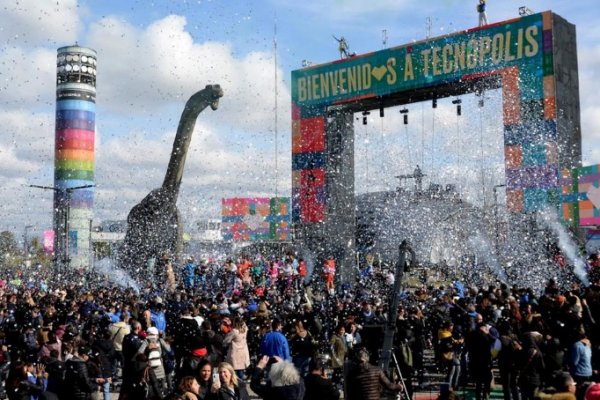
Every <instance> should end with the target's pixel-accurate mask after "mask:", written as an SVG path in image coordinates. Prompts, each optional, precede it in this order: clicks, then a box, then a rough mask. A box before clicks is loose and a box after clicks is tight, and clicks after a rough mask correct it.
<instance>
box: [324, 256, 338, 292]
mask: <svg viewBox="0 0 600 400" xmlns="http://www.w3.org/2000/svg"><path fill="white" fill-rule="evenodd" d="M323 273H324V275H325V284H326V285H327V291H328V292H329V294H334V286H333V281H334V279H335V260H334V259H333V257H329V258H328V259H327V260H325V265H324V266H323Z"/></svg>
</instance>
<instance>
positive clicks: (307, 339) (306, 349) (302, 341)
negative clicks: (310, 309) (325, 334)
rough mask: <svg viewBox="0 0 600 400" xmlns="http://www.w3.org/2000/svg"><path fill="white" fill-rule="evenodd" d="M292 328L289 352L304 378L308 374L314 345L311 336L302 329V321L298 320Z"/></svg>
mask: <svg viewBox="0 0 600 400" xmlns="http://www.w3.org/2000/svg"><path fill="white" fill-rule="evenodd" d="M294 328H295V332H294V335H293V336H292V337H291V338H290V341H289V344H290V352H291V354H292V362H293V363H294V365H295V366H296V368H297V369H298V371H299V372H300V375H301V376H302V377H303V378H304V377H306V375H307V374H308V370H309V368H308V364H309V362H310V360H311V357H312V356H313V353H314V352H315V345H314V343H313V341H314V340H313V337H312V335H311V334H310V332H309V331H308V330H306V329H305V328H304V323H303V322H302V320H300V319H298V320H297V321H296V323H295V325H294Z"/></svg>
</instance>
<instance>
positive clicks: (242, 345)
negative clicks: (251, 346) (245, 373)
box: [223, 329, 250, 370]
mask: <svg viewBox="0 0 600 400" xmlns="http://www.w3.org/2000/svg"><path fill="white" fill-rule="evenodd" d="M247 334H248V330H245V331H244V332H240V331H239V330H237V329H232V330H231V332H229V333H228V334H227V336H225V339H224V340H223V344H224V345H226V346H227V345H229V349H228V350H227V357H226V358H225V361H227V362H228V363H229V364H231V365H232V366H233V369H235V370H242V369H246V368H248V366H250V352H249V351H248V343H247V342H246V335H247Z"/></svg>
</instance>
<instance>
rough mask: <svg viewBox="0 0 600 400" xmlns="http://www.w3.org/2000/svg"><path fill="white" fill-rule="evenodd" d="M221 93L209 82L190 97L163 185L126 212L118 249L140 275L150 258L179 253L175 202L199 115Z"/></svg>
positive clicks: (124, 262) (122, 262)
mask: <svg viewBox="0 0 600 400" xmlns="http://www.w3.org/2000/svg"><path fill="white" fill-rule="evenodd" d="M222 96H223V90H222V89H221V87H220V86H219V85H207V86H206V87H205V88H204V89H202V90H200V91H199V92H197V93H196V94H194V95H193V96H192V97H190V99H189V100H188V101H187V103H186V104H185V108H184V109H183V112H182V114H181V118H180V119H179V126H178V127H177V134H176V135H175V141H174V142H173V150H172V151H171V159H170V160H169V165H168V167H167V173H166V174H165V179H164V181H163V184H162V186H161V187H160V188H158V189H154V190H152V191H151V192H150V193H149V194H148V195H147V196H146V197H144V199H143V200H142V201H141V202H140V203H139V204H137V205H135V206H134V207H133V208H132V209H131V211H130V212H129V215H128V216H127V233H126V234H125V242H124V245H123V247H122V249H121V251H120V253H119V265H120V266H121V267H123V268H125V269H127V270H129V271H131V272H132V273H133V274H134V275H137V276H138V277H141V276H142V275H144V273H145V269H146V265H147V261H148V260H149V259H150V258H152V257H156V258H159V257H160V256H162V255H163V254H170V255H173V254H176V253H178V250H179V249H180V247H181V225H180V224H179V213H178V210H177V205H176V203H177V196H178V194H179V187H180V186H181V179H182V177H183V169H184V166H185V159H186V156H187V152H188V148H189V145H190V142H191V139H192V134H193V132H194V126H195V125H196V119H197V118H198V115H199V114H200V113H201V112H202V111H203V110H204V109H205V108H206V107H208V106H210V107H211V108H212V109H213V110H216V109H217V108H218V106H219V98H221V97H222Z"/></svg>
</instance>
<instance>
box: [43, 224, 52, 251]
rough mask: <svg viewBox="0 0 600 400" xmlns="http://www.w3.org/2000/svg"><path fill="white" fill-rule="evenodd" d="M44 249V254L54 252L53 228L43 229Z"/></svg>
mask: <svg viewBox="0 0 600 400" xmlns="http://www.w3.org/2000/svg"><path fill="white" fill-rule="evenodd" d="M44 251H45V252H46V254H52V253H54V230H52V229H50V230H47V231H44Z"/></svg>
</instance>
